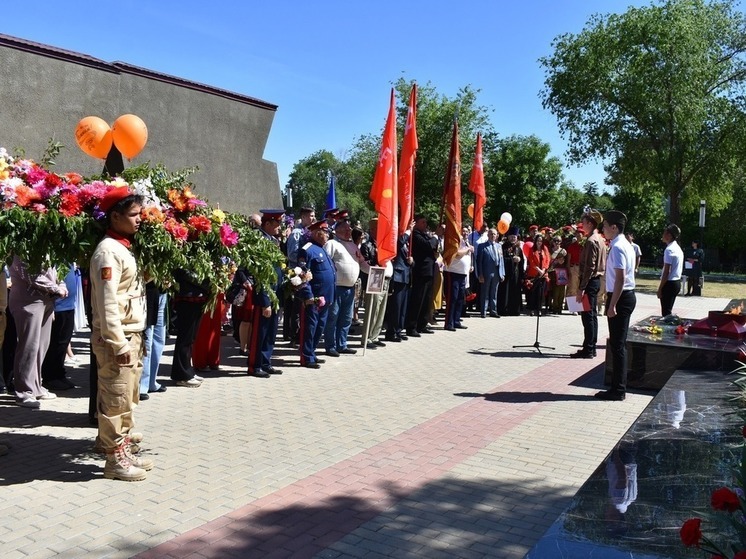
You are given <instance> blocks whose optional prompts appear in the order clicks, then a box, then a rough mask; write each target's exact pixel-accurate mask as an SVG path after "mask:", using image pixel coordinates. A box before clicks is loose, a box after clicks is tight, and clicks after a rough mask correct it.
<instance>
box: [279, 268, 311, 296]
mask: <svg viewBox="0 0 746 559" xmlns="http://www.w3.org/2000/svg"><path fill="white" fill-rule="evenodd" d="M284 272H285V285H289V286H290V289H292V290H293V291H297V290H298V289H300V288H301V286H302V285H303V284H305V283H308V282H309V281H311V279H312V278H313V274H312V273H311V270H304V269H303V268H301V267H300V266H296V267H295V268H284Z"/></svg>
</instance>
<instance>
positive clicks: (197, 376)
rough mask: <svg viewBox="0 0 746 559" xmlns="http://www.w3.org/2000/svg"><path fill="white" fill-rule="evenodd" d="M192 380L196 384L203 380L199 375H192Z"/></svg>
mask: <svg viewBox="0 0 746 559" xmlns="http://www.w3.org/2000/svg"><path fill="white" fill-rule="evenodd" d="M192 378H193V379H194V380H196V381H197V382H203V381H204V380H205V379H204V378H203V377H201V376H199V375H194V376H193V377H192Z"/></svg>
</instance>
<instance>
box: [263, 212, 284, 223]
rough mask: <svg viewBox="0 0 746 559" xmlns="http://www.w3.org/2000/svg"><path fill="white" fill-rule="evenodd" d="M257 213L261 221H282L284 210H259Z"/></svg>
mask: <svg viewBox="0 0 746 559" xmlns="http://www.w3.org/2000/svg"><path fill="white" fill-rule="evenodd" d="M259 213H261V214H262V221H270V220H275V221H282V216H283V215H285V210H259Z"/></svg>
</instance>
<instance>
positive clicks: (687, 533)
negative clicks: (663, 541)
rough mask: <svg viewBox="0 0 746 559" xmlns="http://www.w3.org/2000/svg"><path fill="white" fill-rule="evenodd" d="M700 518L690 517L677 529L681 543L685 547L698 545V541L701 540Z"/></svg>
mask: <svg viewBox="0 0 746 559" xmlns="http://www.w3.org/2000/svg"><path fill="white" fill-rule="evenodd" d="M701 526H702V520H701V519H699V518H690V519H689V520H687V521H686V522H684V525H683V526H682V527H681V530H680V531H679V535H680V536H681V541H682V543H683V544H684V545H685V546H687V547H699V542H700V541H702V530H701V529H700V527H701Z"/></svg>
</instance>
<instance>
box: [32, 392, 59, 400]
mask: <svg viewBox="0 0 746 559" xmlns="http://www.w3.org/2000/svg"><path fill="white" fill-rule="evenodd" d="M56 397H57V394H55V393H54V392H49V390H47V391H46V392H45V393H44V394H42V395H41V396H37V397H36V399H37V400H54V399H55V398H56Z"/></svg>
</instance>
